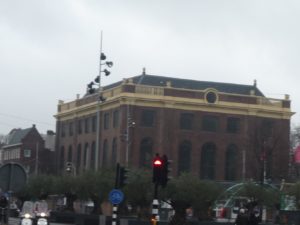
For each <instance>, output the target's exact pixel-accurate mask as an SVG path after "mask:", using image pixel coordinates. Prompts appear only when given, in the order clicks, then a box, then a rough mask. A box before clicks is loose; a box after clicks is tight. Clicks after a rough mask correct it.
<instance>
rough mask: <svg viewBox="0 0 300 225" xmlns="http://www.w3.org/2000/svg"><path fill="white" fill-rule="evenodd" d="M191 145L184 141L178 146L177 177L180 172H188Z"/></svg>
mask: <svg viewBox="0 0 300 225" xmlns="http://www.w3.org/2000/svg"><path fill="white" fill-rule="evenodd" d="M191 149H192V145H191V143H190V142H189V141H184V142H182V143H181V144H180V146H179V154H178V175H180V173H182V172H190V164H191Z"/></svg>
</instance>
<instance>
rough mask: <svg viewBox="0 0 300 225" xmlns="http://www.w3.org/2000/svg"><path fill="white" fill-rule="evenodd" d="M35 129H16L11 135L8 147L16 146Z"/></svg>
mask: <svg viewBox="0 0 300 225" xmlns="http://www.w3.org/2000/svg"><path fill="white" fill-rule="evenodd" d="M32 129H33V128H32V127H31V128H27V129H16V130H14V131H13V133H12V134H11V135H12V136H11V137H10V138H9V140H8V145H15V144H19V143H21V142H22V139H23V138H24V137H25V136H26V135H27V134H28V133H29V132H30V131H31V130H32Z"/></svg>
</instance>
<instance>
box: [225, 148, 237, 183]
mask: <svg viewBox="0 0 300 225" xmlns="http://www.w3.org/2000/svg"><path fill="white" fill-rule="evenodd" d="M236 171H237V147H236V145H234V144H230V145H228V146H227V149H226V156H225V180H235V179H236Z"/></svg>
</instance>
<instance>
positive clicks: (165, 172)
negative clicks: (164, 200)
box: [161, 155, 171, 187]
mask: <svg viewBox="0 0 300 225" xmlns="http://www.w3.org/2000/svg"><path fill="white" fill-rule="evenodd" d="M170 163H171V161H170V160H169V159H168V157H167V156H166V155H163V157H162V165H163V167H162V176H161V185H162V186H163V187H165V186H166V185H167V183H168V181H169V179H170V178H169V173H170V172H171V168H170Z"/></svg>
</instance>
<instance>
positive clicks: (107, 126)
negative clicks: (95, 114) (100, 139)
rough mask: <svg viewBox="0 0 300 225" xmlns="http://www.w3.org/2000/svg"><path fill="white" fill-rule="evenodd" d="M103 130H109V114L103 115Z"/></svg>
mask: <svg viewBox="0 0 300 225" xmlns="http://www.w3.org/2000/svg"><path fill="white" fill-rule="evenodd" d="M103 126H104V127H103V128H104V130H107V129H109V113H105V114H104V123H103Z"/></svg>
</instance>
